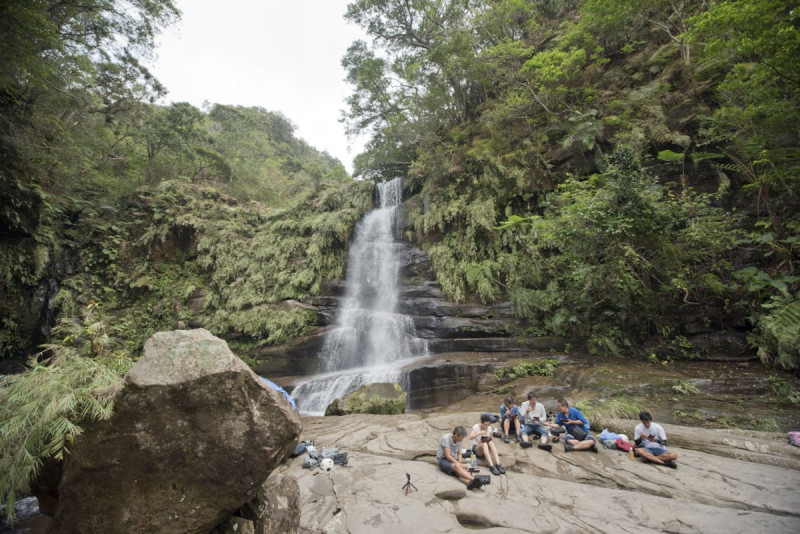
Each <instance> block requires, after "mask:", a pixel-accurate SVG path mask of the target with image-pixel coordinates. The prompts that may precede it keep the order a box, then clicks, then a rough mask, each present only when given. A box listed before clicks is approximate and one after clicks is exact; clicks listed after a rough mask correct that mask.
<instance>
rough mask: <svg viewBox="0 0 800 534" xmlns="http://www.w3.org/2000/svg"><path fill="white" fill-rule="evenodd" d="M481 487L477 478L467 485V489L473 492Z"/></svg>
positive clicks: (481, 483) (480, 482) (481, 484)
mask: <svg viewBox="0 0 800 534" xmlns="http://www.w3.org/2000/svg"><path fill="white" fill-rule="evenodd" d="M481 486H483V482H482V481H481V479H479V478H478V477H475V478H473V479H472V480H470V481H469V484H467V489H468V490H474V489H478V488H480V487H481Z"/></svg>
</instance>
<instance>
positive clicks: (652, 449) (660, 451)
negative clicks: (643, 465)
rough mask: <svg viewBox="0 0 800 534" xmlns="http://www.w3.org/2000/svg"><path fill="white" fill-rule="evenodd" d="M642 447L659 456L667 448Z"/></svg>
mask: <svg viewBox="0 0 800 534" xmlns="http://www.w3.org/2000/svg"><path fill="white" fill-rule="evenodd" d="M643 449H644V450H646V451H647V452H649V453H650V454H652V455H653V456H661V455H662V454H664V453H665V452H667V449H665V448H664V447H643Z"/></svg>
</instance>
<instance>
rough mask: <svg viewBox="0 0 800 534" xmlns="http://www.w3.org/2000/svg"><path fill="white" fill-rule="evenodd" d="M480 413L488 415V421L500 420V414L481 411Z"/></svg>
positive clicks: (495, 421)
mask: <svg viewBox="0 0 800 534" xmlns="http://www.w3.org/2000/svg"><path fill="white" fill-rule="evenodd" d="M481 415H488V416H489V423H499V422H500V416H499V415H497V414H496V413H491V412H483V413H482V414H481Z"/></svg>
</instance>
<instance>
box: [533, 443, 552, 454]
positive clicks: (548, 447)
mask: <svg viewBox="0 0 800 534" xmlns="http://www.w3.org/2000/svg"><path fill="white" fill-rule="evenodd" d="M537 447H539V448H540V449H542V450H543V451H547V452H550V451H552V450H553V446H552V445H550V444H549V443H545V444H544V445H542V444H541V443H540V444H539V445H537Z"/></svg>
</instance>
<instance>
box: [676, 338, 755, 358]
mask: <svg viewBox="0 0 800 534" xmlns="http://www.w3.org/2000/svg"><path fill="white" fill-rule="evenodd" d="M687 339H688V340H689V342H690V343H691V344H692V349H693V350H695V351H697V352H698V354H699V359H702V360H710V361H741V360H756V359H758V356H757V355H756V353H755V352H754V351H753V349H751V348H750V345H749V344H748V342H747V335H746V334H745V333H743V332H727V333H703V334H698V335H694V336H690V337H688V338H687Z"/></svg>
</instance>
